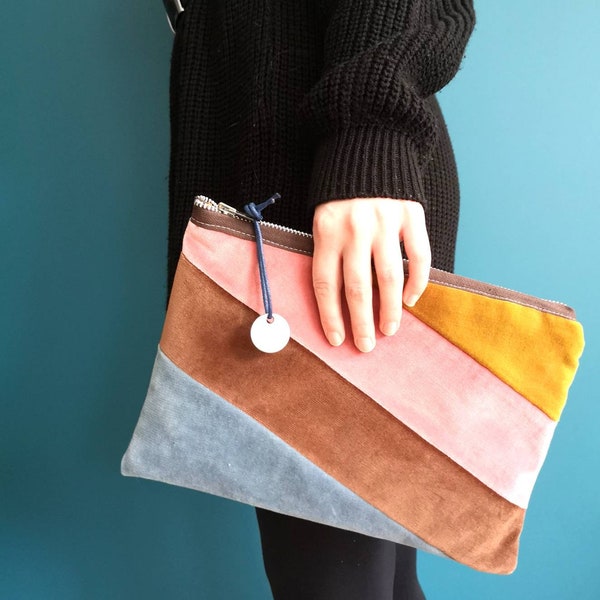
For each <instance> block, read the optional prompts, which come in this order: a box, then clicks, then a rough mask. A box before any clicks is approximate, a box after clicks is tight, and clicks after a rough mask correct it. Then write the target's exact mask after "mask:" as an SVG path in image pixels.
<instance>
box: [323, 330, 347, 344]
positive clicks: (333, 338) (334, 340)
mask: <svg viewBox="0 0 600 600" xmlns="http://www.w3.org/2000/svg"><path fill="white" fill-rule="evenodd" d="M327 339H328V340H329V343H330V344H331V345H332V346H340V345H341V343H342V342H343V341H344V338H343V337H342V336H341V335H340V334H339V333H338V332H337V331H331V332H330V333H329V334H328V335H327Z"/></svg>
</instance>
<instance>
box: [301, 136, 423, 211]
mask: <svg viewBox="0 0 600 600" xmlns="http://www.w3.org/2000/svg"><path fill="white" fill-rule="evenodd" d="M350 198H398V199H405V200H416V201H418V202H421V204H423V205H424V206H425V204H426V203H425V196H424V194H423V182H422V180H421V173H420V169H419V166H418V159H417V152H416V149H415V147H414V145H413V143H412V142H411V141H410V140H409V139H408V138H407V137H406V136H405V135H404V134H403V133H401V132H399V131H395V130H391V129H382V128H380V127H375V126H364V127H356V128H349V129H344V130H341V131H338V132H336V133H335V134H332V135H330V136H329V137H327V138H325V139H324V140H323V141H322V142H321V144H320V146H319V147H318V148H317V151H316V154H315V159H314V163H313V170H312V179H311V187H310V201H311V203H312V204H313V205H316V204H320V203H322V202H327V201H329V200H346V199H350Z"/></svg>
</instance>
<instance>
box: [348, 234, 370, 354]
mask: <svg viewBox="0 0 600 600" xmlns="http://www.w3.org/2000/svg"><path fill="white" fill-rule="evenodd" d="M343 275H344V291H345V295H346V302H347V304H348V310H349V312H350V322H351V325H352V336H353V338H354V345H355V346H356V347H357V348H358V349H359V350H360V351H361V352H370V351H371V350H373V348H374V347H375V325H374V323H373V282H372V279H371V240H370V239H369V238H366V237H361V236H358V237H354V240H353V243H352V244H350V245H349V246H348V247H347V249H346V251H345V253H344V256H343Z"/></svg>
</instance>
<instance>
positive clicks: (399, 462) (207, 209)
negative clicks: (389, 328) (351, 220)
mask: <svg viewBox="0 0 600 600" xmlns="http://www.w3.org/2000/svg"><path fill="white" fill-rule="evenodd" d="M257 235H258V236H260V237H261V238H262V239H261V240H260V246H261V247H262V249H263V252H262V259H260V260H257V252H256V248H257V242H258V240H257ZM261 260H262V262H263V264H262V268H261V269H259V266H260V265H259V263H260V262H261ZM311 261H312V237H311V236H310V235H307V234H304V233H301V232H297V231H294V230H290V229H287V228H284V227H280V226H277V225H273V224H271V223H265V222H262V223H260V225H259V226H258V232H257V220H256V219H252V218H250V217H248V216H246V215H244V214H241V213H239V212H237V211H235V210H234V209H231V208H230V207H227V206H224V205H217V204H216V203H215V202H213V201H212V200H210V199H208V198H205V197H202V196H200V197H198V198H197V199H196V201H195V204H194V209H193V214H192V217H191V219H190V222H189V224H188V227H187V229H186V232H185V236H184V240H183V250H182V253H181V257H180V260H179V264H178V267H177V272H176V275H175V280H174V284H173V289H172V293H171V297H170V300H169V305H168V310H167V314H166V318H165V323H164V327H163V331H162V335H161V338H160V342H159V346H158V351H157V355H156V360H155V363H154V368H153V371H152V375H151V379H150V385H149V389H148V394H147V396H146V399H145V402H144V404H143V407H142V410H141V413H140V416H139V420H138V423H137V425H136V427H135V430H134V433H133V436H132V439H131V442H130V444H129V447H128V449H127V451H126V453H125V455H124V457H123V460H122V464H121V471H122V473H123V474H124V475H128V476H135V477H143V478H147V479H152V480H157V481H162V482H166V483H170V484H174V485H178V486H184V487H187V488H192V489H196V490H200V491H204V492H208V493H211V494H215V495H218V496H222V497H226V498H230V499H233V500H237V501H240V502H243V503H247V504H250V505H253V506H259V507H263V508H267V509H269V510H272V511H275V512H279V513H284V514H289V515H293V516H297V517H301V518H304V519H308V520H311V521H316V522H320V523H325V524H328V525H332V526H335V527H340V528H343V529H348V530H352V531H357V532H360V533H363V534H366V535H370V536H373V537H378V538H382V539H388V540H392V541H394V542H399V543H402V544H407V545H410V546H413V547H416V548H419V549H422V550H425V551H428V552H432V553H434V554H438V555H442V556H446V557H449V558H451V559H453V560H456V561H459V562H461V563H463V564H466V565H469V566H471V567H473V568H475V569H478V570H482V571H486V572H490V573H510V572H512V571H513V570H514V569H515V567H516V562H517V554H518V544H519V536H520V533H521V530H522V527H523V520H524V517H525V512H526V509H527V505H528V502H529V498H530V495H531V493H532V489H533V486H534V484H535V481H536V478H537V476H538V474H539V472H540V469H541V467H542V463H543V461H544V458H545V456H546V454H547V451H548V447H549V444H550V441H551V439H552V435H553V433H554V429H555V427H556V424H557V422H558V419H559V417H560V415H561V411H562V410H563V407H564V405H565V402H566V398H567V392H568V389H569V386H570V384H571V382H572V380H573V377H574V375H575V372H576V369H577V366H578V360H579V357H580V355H581V352H582V350H583V343H584V342H583V330H582V327H581V325H580V324H579V323H578V322H577V321H576V319H575V314H574V312H573V310H572V309H570V308H569V307H567V306H565V305H563V304H559V303H556V302H551V301H547V300H541V299H538V298H535V297H532V296H528V295H525V294H521V293H518V292H514V291H511V290H507V289H504V288H500V287H497V286H493V285H489V284H486V283H481V282H478V281H474V280H470V279H467V278H464V277H460V276H458V275H454V274H450V273H446V272H443V271H438V270H436V269H432V270H431V276H430V282H429V284H428V286H427V289H426V291H425V293H424V294H423V296H422V297H421V299H420V300H419V301H418V303H417V304H416V306H415V307H414V308H405V309H404V313H403V317H402V325H401V329H400V331H399V332H398V334H396V335H395V336H392V337H385V336H380V337H379V338H378V340H377V346H376V348H375V350H374V351H372V352H370V353H368V354H363V353H360V352H359V351H358V350H356V349H355V348H354V346H353V344H352V342H351V341H347V342H345V343H344V344H343V345H342V346H340V347H337V348H334V347H332V346H330V345H329V344H328V343H327V341H326V339H325V337H324V335H323V333H322V331H321V326H320V322H319V317H318V311H317V307H316V302H315V300H314V297H313V292H312V281H311ZM265 266H266V269H267V272H268V282H267V283H268V286H269V290H270V294H271V296H272V298H273V302H274V304H275V307H276V308H277V312H278V313H281V314H282V315H283V316H284V317H285V319H286V321H287V322H288V323H289V331H290V333H291V339H290V340H289V342H288V343H287V345H285V347H284V348H283V349H281V350H280V351H278V352H263V351H261V350H259V349H257V348H256V346H255V345H254V344H253V342H252V338H251V335H250V329H251V327H252V324H253V323H254V322H255V321H256V320H257V314H260V313H262V312H264V309H263V304H264V283H265V282H264V281H263V277H259V272H260V273H263V271H264V269H263V268H264V267H265ZM261 283H262V284H263V285H262V292H261ZM375 292H376V290H375ZM267 327H268V326H267ZM259 345H260V344H259Z"/></svg>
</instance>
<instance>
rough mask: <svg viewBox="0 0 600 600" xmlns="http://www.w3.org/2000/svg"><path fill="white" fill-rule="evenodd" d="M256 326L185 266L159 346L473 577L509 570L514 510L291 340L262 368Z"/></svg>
mask: <svg viewBox="0 0 600 600" xmlns="http://www.w3.org/2000/svg"><path fill="white" fill-rule="evenodd" d="M255 317H256V314H255V313H254V311H252V310H251V309H249V308H247V307H246V306H244V305H243V304H241V303H240V302H238V301H237V300H235V299H234V298H232V297H231V296H230V295H229V294H228V293H227V292H225V291H224V290H222V289H221V288H220V287H219V286H217V285H216V284H215V283H214V282H213V281H212V280H210V279H209V278H208V277H207V276H206V275H204V274H203V273H201V272H200V271H198V270H197V269H196V268H195V267H194V266H193V265H192V264H191V263H189V261H187V259H185V258H184V257H182V258H181V260H180V264H179V266H178V269H177V274H176V277H175V282H174V287H173V291H172V294H171V300H170V304H169V310H168V313H167V318H166V320H165V327H164V330H163V334H162V336H161V341H160V347H161V349H162V350H163V351H164V353H165V354H166V355H167V356H168V357H169V358H170V360H172V361H173V362H174V363H175V364H176V365H177V366H178V367H179V368H180V369H182V370H183V371H185V372H186V373H187V374H189V375H190V376H191V377H193V378H194V379H195V380H196V381H198V382H200V383H201V384H203V385H204V386H206V387H208V388H210V389H211V390H213V391H214V392H215V393H216V394H218V395H219V396H221V397H222V398H224V399H225V400H227V401H228V402H231V403H232V404H233V405H234V406H236V407H238V408H239V409H241V410H243V411H244V412H245V413H246V414H248V415H249V416H251V417H252V418H254V419H255V420H256V421H258V422H259V423H261V424H262V425H263V426H265V427H267V428H268V429H269V430H270V431H272V432H273V433H274V434H275V435H276V436H278V437H279V438H281V439H282V440H283V441H284V442H285V443H287V444H289V445H290V446H291V447H293V448H294V449H295V450H296V451H298V452H299V453H300V454H302V455H303V456H305V457H306V458H308V459H309V460H310V461H311V462H313V463H314V464H315V465H316V466H318V467H319V468H321V469H322V470H323V471H325V472H326V473H328V474H329V475H330V476H332V477H334V478H335V479H336V480H337V481H339V482H340V483H341V484H342V485H344V486H345V487H347V488H349V489H350V490H352V491H353V492H354V493H356V494H358V495H359V496H360V497H361V498H363V499H364V500H365V501H366V502H368V503H369V504H371V505H372V506H374V507H375V508H377V509H378V510H380V511H381V512H382V513H384V514H385V515H387V516H388V517H390V518H391V519H393V520H394V521H396V522H398V523H401V524H402V525H403V526H404V527H405V528H406V529H408V530H410V531H412V532H414V533H415V534H416V535H417V536H419V537H420V538H421V539H423V540H424V541H425V542H426V543H428V544H430V545H432V546H435V547H436V548H438V549H439V550H440V551H442V552H443V553H444V554H446V555H448V556H450V557H451V558H454V559H455V560H458V561H460V562H463V563H465V564H467V565H470V566H472V567H474V568H476V569H480V570H485V571H489V572H495V573H508V572H511V571H512V570H514V568H515V565H516V556H517V549H518V538H519V534H520V531H521V528H522V524H523V517H524V510H523V509H521V508H519V507H517V506H515V505H514V504H512V503H510V502H508V501H507V500H505V499H504V498H502V497H501V496H499V495H498V494H496V493H495V492H493V491H492V490H490V489H489V488H488V487H487V486H485V485H484V484H482V483H481V482H480V481H478V480H477V479H476V478H475V477H473V476H472V475H470V474H469V473H468V472H467V471H465V470H464V469H462V468H461V467H460V466H458V465H457V464H456V463H455V462H453V461H452V460H450V459H449V458H448V457H447V456H445V455H444V454H443V453H441V452H440V451H438V450H437V449H436V448H434V447H433V446H431V445H430V444H428V443H427V442H426V441H424V440H423V439H422V438H421V437H419V436H418V435H416V434H415V433H414V432H413V431H411V430H410V429H409V428H407V427H406V426H405V425H404V424H403V423H401V422H400V421H398V419H396V418H395V417H393V416H392V415H391V414H390V413H389V412H387V411H386V410H384V409H383V408H382V407H381V406H379V405H378V404H377V403H375V402H373V401H372V400H371V399H369V398H368V396H365V395H364V394H363V393H362V392H360V391H359V390H358V389H357V388H356V387H354V386H352V385H351V384H349V383H348V382H347V381H346V380H345V379H343V378H341V377H340V376H339V375H338V374H337V373H335V371H333V370H331V369H330V368H329V367H328V366H327V365H325V364H324V363H323V362H321V361H319V360H318V359H315V357H314V355H312V353H310V352H308V351H307V350H306V349H305V348H303V347H302V346H300V345H299V344H297V343H296V342H294V341H293V340H291V341H290V343H289V344H288V346H287V347H286V348H285V349H284V350H283V351H281V352H279V353H277V354H275V355H269V356H268V359H267V361H266V362H265V355H264V354H262V353H261V352H259V351H258V350H256V349H255V348H254V347H253V346H252V345H251V343H250V339H249V336H248V331H249V326H250V324H251V323H252V321H253V320H254V318H255ZM224 357H227V358H226V359H224ZM307 373H310V377H307ZM257 374H260V375H259V376H257ZM350 432H351V434H350Z"/></svg>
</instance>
